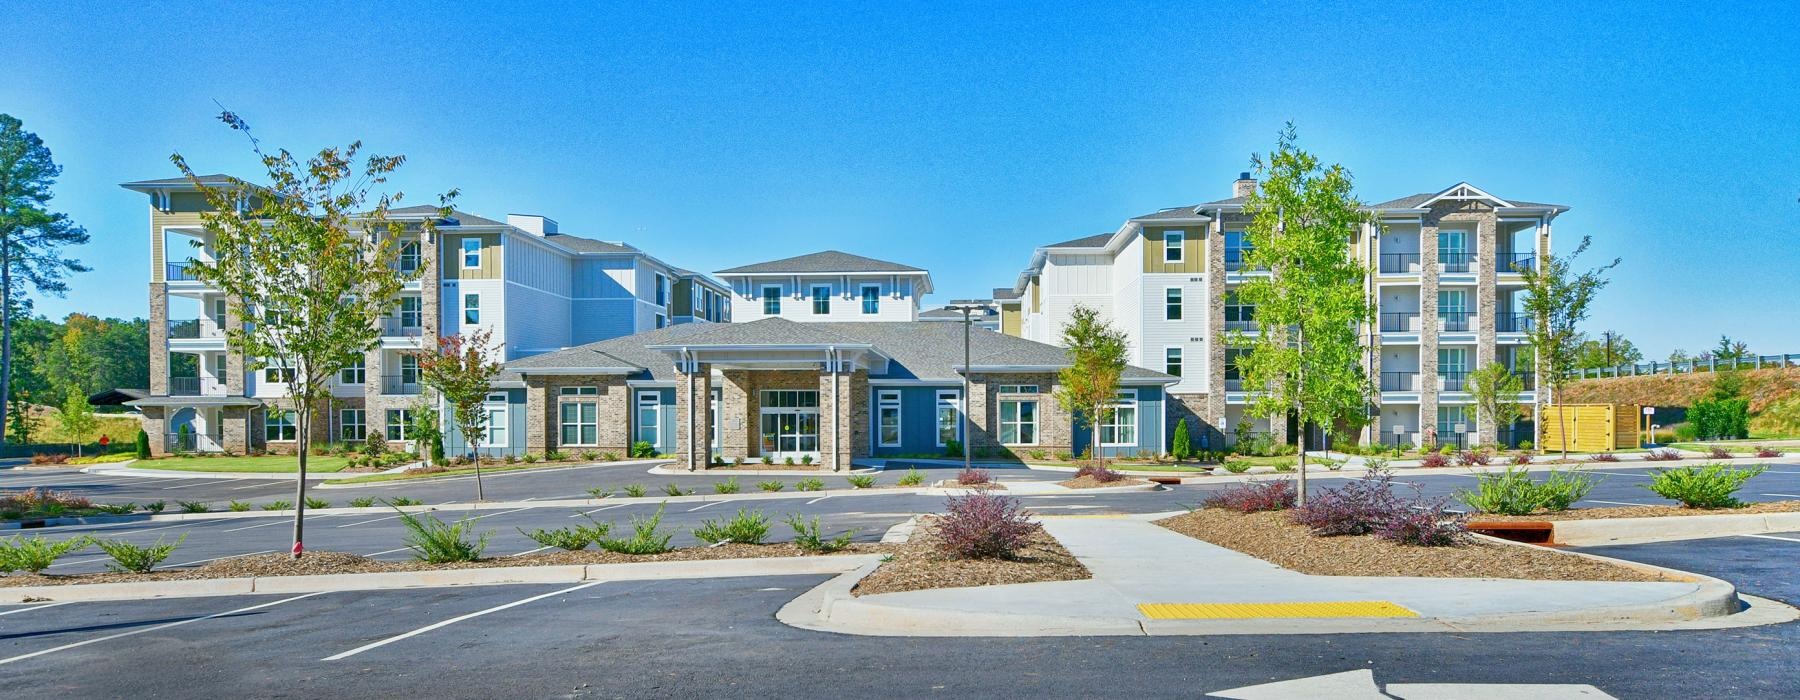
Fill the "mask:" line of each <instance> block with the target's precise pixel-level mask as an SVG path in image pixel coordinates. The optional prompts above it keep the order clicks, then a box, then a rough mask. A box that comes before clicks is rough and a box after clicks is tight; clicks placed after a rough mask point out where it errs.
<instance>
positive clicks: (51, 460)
mask: <svg viewBox="0 0 1800 700" xmlns="http://www.w3.org/2000/svg"><path fill="white" fill-rule="evenodd" d="M68 461H69V456H68V455H65V454H41V455H32V456H31V463H32V464H63V463H65V462H68Z"/></svg>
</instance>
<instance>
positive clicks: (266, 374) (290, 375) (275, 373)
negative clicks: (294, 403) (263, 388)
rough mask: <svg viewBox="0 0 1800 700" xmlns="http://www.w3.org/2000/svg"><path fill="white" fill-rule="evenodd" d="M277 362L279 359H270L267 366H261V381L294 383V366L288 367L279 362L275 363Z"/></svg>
mask: <svg viewBox="0 0 1800 700" xmlns="http://www.w3.org/2000/svg"><path fill="white" fill-rule="evenodd" d="M278 362H279V360H270V361H269V364H268V366H266V367H263V383H265V384H292V383H294V368H292V367H288V366H285V365H281V364H277V363H278Z"/></svg>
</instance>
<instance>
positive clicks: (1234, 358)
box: [1225, 348, 1250, 391]
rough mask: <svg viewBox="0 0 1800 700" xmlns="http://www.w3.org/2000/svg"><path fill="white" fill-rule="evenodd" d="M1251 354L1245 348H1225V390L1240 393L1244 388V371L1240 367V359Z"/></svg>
mask: <svg viewBox="0 0 1800 700" xmlns="http://www.w3.org/2000/svg"><path fill="white" fill-rule="evenodd" d="M1248 352H1250V351H1249V350H1246V349H1244V348H1225V389H1226V390H1228V391H1239V390H1241V389H1243V386H1244V371H1243V369H1241V368H1239V367H1238V358H1240V357H1243V356H1244V355H1245V353H1248Z"/></svg>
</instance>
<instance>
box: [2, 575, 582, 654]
mask: <svg viewBox="0 0 1800 700" xmlns="http://www.w3.org/2000/svg"><path fill="white" fill-rule="evenodd" d="M602 583H605V581H589V582H587V583H583V584H581V585H578V586H571V587H569V588H564V589H562V590H559V591H551V592H549V593H540V594H538V595H534V596H531V597H530V598H526V599H523V600H515V601H513V602H511V603H507V604H505V605H496V606H494V607H491V608H488V609H486V610H477V611H475V612H472V613H469V614H467V615H458V616H456V617H452V618H450V619H448V620H444V621H443V622H436V623H432V624H429V625H426V626H424V627H420V628H418V629H416V630H413V631H411V632H406V633H403V634H397V635H394V636H392V637H388V638H387V639H383V640H381V641H379V642H370V643H368V644H364V645H362V646H360V647H357V648H355V649H351V650H349V651H346V652H342V653H338V654H332V655H331V656H327V657H325V658H323V659H320V661H337V660H339V659H346V658H349V657H352V656H355V655H357V654H361V653H363V652H365V651H368V650H370V649H376V648H380V647H384V646H387V645H389V644H393V643H394V642H398V641H400V640H403V639H411V638H413V637H417V636H419V635H421V634H424V633H426V632H430V631H432V630H435V629H442V628H444V627H449V626H450V625H454V624H456V623H458V622H462V621H464V620H472V619H474V618H477V617H481V616H482V615H486V614H489V613H496V612H500V611H501V610H506V609H509V608H516V607H519V606H521V605H524V604H526V603H533V602H537V601H540V600H543V599H545V598H553V597H556V596H559V595H566V594H569V593H574V592H576V591H579V590H581V589H583V588H591V587H593V586H598V585H600V584H602ZM0 663H5V662H0Z"/></svg>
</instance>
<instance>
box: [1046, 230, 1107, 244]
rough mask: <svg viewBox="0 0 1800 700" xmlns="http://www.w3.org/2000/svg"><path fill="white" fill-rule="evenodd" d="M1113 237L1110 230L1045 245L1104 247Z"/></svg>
mask: <svg viewBox="0 0 1800 700" xmlns="http://www.w3.org/2000/svg"><path fill="white" fill-rule="evenodd" d="M1112 237H1113V233H1112V232H1110V231H1108V232H1106V233H1096V234H1094V235H1092V236H1083V237H1081V238H1077V239H1074V240H1070V241H1063V242H1061V243H1051V244H1050V245H1047V246H1044V247H1045V248H1104V247H1106V242H1107V241H1110V240H1112Z"/></svg>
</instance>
